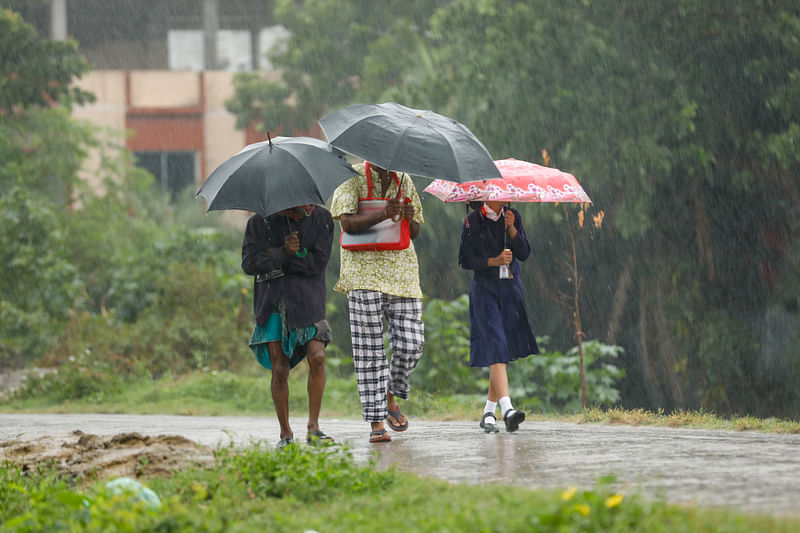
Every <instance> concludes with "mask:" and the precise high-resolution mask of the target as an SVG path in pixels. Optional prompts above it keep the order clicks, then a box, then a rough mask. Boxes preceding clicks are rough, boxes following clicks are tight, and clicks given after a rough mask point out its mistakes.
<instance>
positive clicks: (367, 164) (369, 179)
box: [364, 161, 403, 198]
mask: <svg viewBox="0 0 800 533" xmlns="http://www.w3.org/2000/svg"><path fill="white" fill-rule="evenodd" d="M364 168H365V169H366V172H365V173H366V175H367V198H374V196H373V195H372V165H371V164H370V162H369V161H364ZM389 176H391V177H392V179H393V180H394V182H395V183H396V184H397V196H398V197H399V196H402V194H403V189H402V188H401V187H400V179H399V178H398V177H397V173H396V172H394V171H392V170H390V171H389Z"/></svg>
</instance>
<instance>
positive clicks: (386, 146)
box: [318, 102, 501, 183]
mask: <svg viewBox="0 0 800 533" xmlns="http://www.w3.org/2000/svg"><path fill="white" fill-rule="evenodd" d="M318 122H319V124H320V126H322V131H323V132H324V133H325V136H326V137H327V138H328V142H330V143H331V144H332V145H334V146H335V147H337V148H340V149H342V150H344V151H345V152H348V153H351V154H353V155H357V156H358V157H361V158H362V159H365V160H367V161H369V162H370V163H374V164H376V165H378V166H379V167H382V168H385V169H387V170H394V171H399V172H407V173H409V174H414V175H416V176H425V177H428V178H439V179H445V180H449V181H455V182H459V183H461V182H464V181H473V180H480V179H491V178H500V177H501V176H500V171H499V170H497V167H496V166H495V164H494V161H493V160H492V156H491V155H489V151H488V150H486V147H485V146H483V144H482V143H481V142H480V141H479V140H478V138H477V137H475V135H473V133H472V132H471V131H469V129H467V127H466V126H464V125H463V124H461V123H460V122H457V121H455V120H453V119H451V118H448V117H445V116H443V115H439V114H438V113H434V112H433V111H426V110H422V109H412V108H410V107H406V106H404V105H401V104H397V103H395V102H388V103H384V104H357V105H352V106H349V107H346V108H344V109H340V110H339V111H336V112H334V113H331V114H330V115H328V116H326V117H324V118H322V119H320V120H319V121H318Z"/></svg>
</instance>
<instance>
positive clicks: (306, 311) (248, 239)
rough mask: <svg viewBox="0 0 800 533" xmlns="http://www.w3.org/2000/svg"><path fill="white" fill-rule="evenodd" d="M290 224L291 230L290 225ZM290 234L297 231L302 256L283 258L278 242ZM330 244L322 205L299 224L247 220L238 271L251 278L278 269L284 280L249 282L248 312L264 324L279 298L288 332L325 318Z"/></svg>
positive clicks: (328, 223)
mask: <svg viewBox="0 0 800 533" xmlns="http://www.w3.org/2000/svg"><path fill="white" fill-rule="evenodd" d="M290 225H291V230H290V227H289V226H290ZM290 231H297V232H298V237H299V238H300V250H301V251H302V250H303V248H305V249H307V250H308V254H307V255H306V256H305V257H297V256H294V255H292V256H287V255H286V253H285V252H284V251H283V243H284V239H285V238H286V235H288V234H289V232H290ZM332 243H333V219H332V218H331V214H330V213H329V212H328V211H327V210H326V209H325V208H323V207H321V206H316V207H315V208H314V210H313V211H312V212H311V215H309V216H307V217H305V218H303V219H301V220H300V221H298V222H295V221H294V220H288V221H287V217H286V216H285V215H272V216H269V217H267V218H264V217H262V216H260V215H253V216H252V217H250V219H249V220H248V221H247V228H246V229H245V233H244V241H243V242H242V270H244V271H245V273H247V274H249V275H251V276H256V275H258V274H265V273H267V272H271V271H273V270H278V269H280V270H282V271H283V273H284V276H283V277H279V278H276V279H272V280H268V281H261V282H257V281H255V280H254V281H253V311H254V312H255V317H256V322H258V324H259V325H262V326H263V325H264V324H265V323H266V321H267V318H269V315H271V314H272V313H273V312H275V310H276V305H277V304H278V302H279V301H280V300H283V302H284V304H285V306H286V322H287V324H286V325H287V327H289V328H300V327H305V326H310V325H311V324H314V323H315V322H317V321H319V320H322V319H324V318H325V290H326V288H325V268H326V266H327V265H328V259H329V258H330V255H331V244H332Z"/></svg>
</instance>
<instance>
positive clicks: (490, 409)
mask: <svg viewBox="0 0 800 533" xmlns="http://www.w3.org/2000/svg"><path fill="white" fill-rule="evenodd" d="M496 409H497V402H493V401H491V400H486V405H485V406H484V408H483V412H484V414H485V413H492V415H494V412H495V410H496Z"/></svg>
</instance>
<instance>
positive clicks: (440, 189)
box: [424, 159, 592, 203]
mask: <svg viewBox="0 0 800 533" xmlns="http://www.w3.org/2000/svg"><path fill="white" fill-rule="evenodd" d="M494 163H495V165H496V166H497V168H498V169H499V170H500V174H501V175H502V176H503V177H502V178H501V179H487V180H478V181H469V182H466V183H456V182H454V181H447V180H434V181H433V182H432V183H431V184H430V185H428V186H427V187H425V189H424V191H425V192H427V193H430V194H432V195H434V196H435V197H437V198H439V199H440V200H442V201H444V202H472V201H497V202H540V203H544V202H577V203H582V202H591V201H592V200H591V199H590V198H589V195H587V194H586V192H584V190H583V187H581V185H580V183H578V180H576V179H575V176H573V175H572V174H568V173H567V172H563V171H561V170H558V169H557V168H553V167H544V166H541V165H537V164H535V163H528V162H527V161H520V160H518V159H501V160H499V161H495V162H494Z"/></svg>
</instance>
